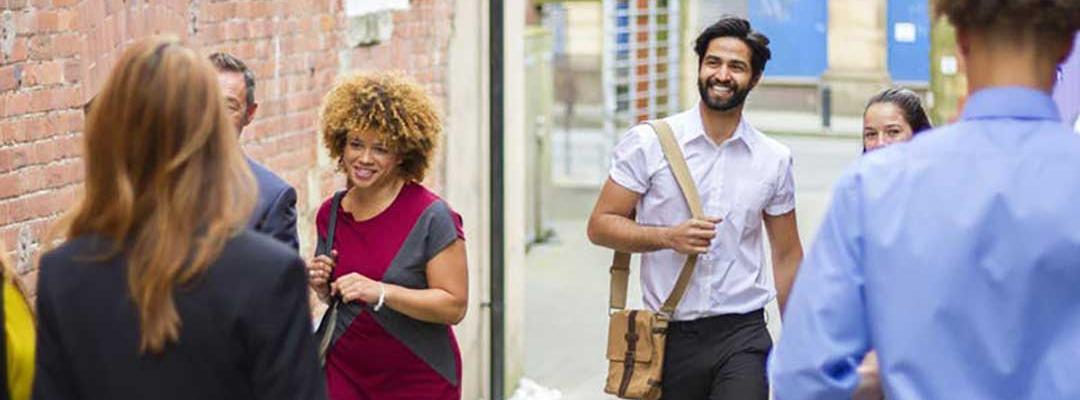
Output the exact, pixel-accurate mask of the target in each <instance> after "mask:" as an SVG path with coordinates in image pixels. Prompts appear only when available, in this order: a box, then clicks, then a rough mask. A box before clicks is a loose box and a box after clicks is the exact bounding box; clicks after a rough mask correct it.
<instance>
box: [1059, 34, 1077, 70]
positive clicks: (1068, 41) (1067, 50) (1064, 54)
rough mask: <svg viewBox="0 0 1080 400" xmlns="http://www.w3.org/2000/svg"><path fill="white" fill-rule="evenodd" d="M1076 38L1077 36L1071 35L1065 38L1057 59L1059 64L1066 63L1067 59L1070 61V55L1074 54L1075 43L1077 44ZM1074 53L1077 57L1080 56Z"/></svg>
mask: <svg viewBox="0 0 1080 400" xmlns="http://www.w3.org/2000/svg"><path fill="white" fill-rule="evenodd" d="M1075 39H1076V37H1075V36H1069V37H1067V38H1065V43H1064V44H1062V47H1061V56H1060V57H1059V58H1058V60H1057V63H1058V65H1061V64H1064V63H1065V62H1066V61H1069V55H1070V54H1072V51H1073V45H1074V44H1075V42H1074V40H1075ZM1073 55H1075V56H1077V57H1080V54H1073Z"/></svg>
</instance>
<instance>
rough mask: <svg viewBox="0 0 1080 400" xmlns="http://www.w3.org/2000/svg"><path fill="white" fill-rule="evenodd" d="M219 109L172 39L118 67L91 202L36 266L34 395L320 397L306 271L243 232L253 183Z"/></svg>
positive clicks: (190, 56)
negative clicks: (36, 319) (37, 325)
mask: <svg viewBox="0 0 1080 400" xmlns="http://www.w3.org/2000/svg"><path fill="white" fill-rule="evenodd" d="M224 107H225V106H224V103H223V100H222V96H221V93H220V92H219V89H218V82H217V76H216V74H215V72H214V70H213V67H211V66H210V64H209V62H208V61H206V59H205V58H204V57H202V56H200V55H199V54H196V52H195V51H193V50H191V49H190V48H188V47H185V46H184V45H182V44H180V43H179V42H177V41H176V40H173V39H167V38H150V39H144V40H141V41H138V42H136V43H135V44H133V45H131V46H130V47H129V48H128V49H127V50H126V51H125V52H124V53H123V55H122V56H121V57H120V59H119V61H118V62H117V63H116V66H115V67H114V68H113V70H112V72H111V74H110V76H109V78H108V81H107V82H106V84H105V86H104V88H103V89H102V91H101V93H100V94H98V96H97V98H96V99H95V100H94V105H93V107H92V108H91V110H90V113H89V120H88V121H87V125H86V127H87V129H86V134H85V147H84V155H85V163H86V181H85V194H84V196H83V198H82V199H81V201H80V202H79V203H78V204H77V205H76V206H75V207H74V209H73V210H72V211H71V213H70V214H69V215H68V216H67V217H66V219H65V220H64V223H63V225H61V233H62V234H63V236H64V238H65V240H66V241H65V242H64V243H63V244H62V245H60V246H59V247H57V248H56V249H53V250H51V251H49V252H48V253H47V254H45V255H44V256H43V257H42V260H41V271H40V278H39V279H40V280H39V287H38V297H37V310H38V317H39V332H38V342H37V343H38V345H37V349H38V360H37V373H36V377H35V379H36V381H35V382H34V398H35V399H40V400H45V399H111V400H122V399H156V400H167V399H177V400H179V399H320V398H324V397H325V390H326V389H325V382H324V380H323V378H322V376H321V374H320V373H319V368H318V365H317V360H316V353H315V342H314V338H313V337H312V336H311V324H310V322H309V321H310V319H309V313H310V311H309V310H308V303H307V288H306V287H305V283H306V279H305V277H304V263H303V261H302V260H300V259H299V258H298V257H297V256H296V255H295V252H294V251H293V250H292V249H291V248H289V247H287V246H285V245H283V244H280V243H278V242H276V241H274V240H273V239H271V238H268V237H264V236H262V235H259V234H255V233H252V232H250V231H245V230H244V226H245V224H246V223H247V222H248V216H249V215H250V211H251V209H252V205H253V203H254V201H255V195H256V187H255V182H254V180H253V178H252V176H251V172H250V170H249V168H248V166H247V163H246V162H245V161H244V158H243V155H242V154H241V153H240V148H239V145H238V144H237V141H236V133H235V132H234V129H233V127H232V126H231V124H230V123H229V119H228V118H227V116H226V114H225V109H224Z"/></svg>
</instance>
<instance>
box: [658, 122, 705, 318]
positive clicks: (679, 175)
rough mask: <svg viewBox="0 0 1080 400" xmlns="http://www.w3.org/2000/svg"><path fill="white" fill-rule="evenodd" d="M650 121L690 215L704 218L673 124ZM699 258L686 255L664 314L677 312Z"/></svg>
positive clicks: (661, 308) (664, 307)
mask: <svg viewBox="0 0 1080 400" xmlns="http://www.w3.org/2000/svg"><path fill="white" fill-rule="evenodd" d="M648 123H649V125H651V126H652V127H653V129H654V130H655V131H656V134H657V135H659V136H660V146H661V147H662V148H663V149H664V158H667V162H668V165H670V166H671V172H672V173H673V174H674V175H675V181H676V182H678V183H679V188H681V189H682V192H683V198H685V199H686V205H688V206H689V207H690V215H691V216H693V217H694V218H695V219H704V218H705V213H704V212H703V211H702V209H701V197H700V196H699V195H698V191H697V185H695V184H694V179H693V177H691V176H690V168H689V167H687V166H686V158H685V157H684V156H683V152H682V149H681V148H680V147H679V142H678V141H677V140H676V139H675V133H674V132H672V131H671V125H668V123H667V122H664V121H663V120H656V121H649V122H648ZM697 258H698V256H697V255H696V254H691V255H689V256H687V257H686V262H685V263H684V264H683V267H682V271H680V272H679V279H678V280H677V281H675V288H673V289H672V290H671V294H670V295H668V298H667V300H665V301H664V305H663V306H661V307H660V312H661V313H663V314H664V315H666V316H668V317H671V316H673V315H674V314H675V308H676V307H678V306H679V301H681V300H682V297H683V294H684V293H686V287H687V286H689V285H690V277H692V276H694V268H695V267H696V266H697Z"/></svg>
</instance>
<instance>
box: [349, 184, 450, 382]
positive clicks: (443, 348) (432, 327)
mask: <svg viewBox="0 0 1080 400" xmlns="http://www.w3.org/2000/svg"><path fill="white" fill-rule="evenodd" d="M457 237H458V233H457V227H456V225H455V224H454V219H453V216H452V214H451V212H450V208H449V207H448V206H447V205H446V203H445V202H444V201H442V200H438V201H435V202H434V203H431V205H429V206H428V208H427V209H425V210H424V212H423V213H422V214H421V215H420V217H419V218H418V219H417V220H416V224H415V225H413V228H412V231H410V232H409V236H407V237H406V238H405V241H404V242H403V243H402V244H401V248H400V249H399V250H398V253H397V255H396V256H394V260H393V261H391V262H390V267H389V268H388V269H387V270H386V273H385V274H383V282H385V283H389V284H394V285H399V286H403V287H407V288H412V289H426V288H428V282H427V263H428V261H430V260H431V259H432V258H434V257H435V256H436V255H437V254H439V252H441V251H443V249H446V247H447V246H450V245H451V244H452V243H454V240H457ZM364 310H368V311H369V312H371V315H372V316H374V317H375V321H377V322H378V323H379V325H381V326H382V327H383V329H386V331H387V332H389V333H390V334H391V335H393V336H394V337H395V338H397V339H398V340H400V341H401V342H402V343H404V344H405V347H408V348H409V350H412V352H413V353H414V354H416V355H417V356H418V357H420V358H421V359H422V360H424V361H425V362H427V363H428V365H430V366H431V368H433V369H434V370H435V371H436V372H438V373H439V375H442V377H443V378H446V380H447V381H449V382H450V383H452V384H454V385H455V386H456V385H458V371H457V362H456V360H455V355H454V351H453V349H452V347H451V343H450V332H449V329H450V327H448V326H446V325H443V324H435V323H431V322H424V321H420V320H417V319H413V318H410V317H408V316H406V315H405V314H402V313H399V312H397V311H394V310H392V309H390V308H389V307H384V308H382V309H380V310H379V311H378V312H375V311H371V308H370V307H369V306H367V305H360V304H358V303H349V304H343V305H342V306H341V307H340V308H339V309H338V321H339V323H341V324H343V326H348V324H350V323H352V321H353V319H354V318H356V316H357V315H360V313H361V312H364ZM342 333H344V332H342ZM340 335H341V334H338V333H336V332H335V337H334V340H335V341H336V340H337V339H338V337H340Z"/></svg>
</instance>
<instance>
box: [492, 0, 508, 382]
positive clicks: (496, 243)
mask: <svg viewBox="0 0 1080 400" xmlns="http://www.w3.org/2000/svg"><path fill="white" fill-rule="evenodd" d="M503 7H504V6H503V0H491V1H490V9H489V12H490V14H489V20H490V26H491V31H490V32H489V36H488V46H489V51H490V52H491V53H490V55H489V57H488V63H489V64H488V68H489V70H490V71H491V82H490V87H491V93H490V97H491V99H490V101H491V103H490V109H491V112H490V120H489V121H488V122H489V123H490V128H491V130H490V134H491V138H490V146H491V149H490V154H489V156H490V157H491V158H490V160H489V162H490V165H491V176H490V179H491V182H490V185H491V226H490V232H491V249H490V250H491V253H490V260H491V300H490V301H491V399H492V400H503V399H504V398H505V397H506V382H505V380H506V337H505V336H506V334H505V332H506V329H505V328H506V326H505V325H506V316H505V307H504V298H505V281H506V279H505V270H504V268H505V255H504V250H505V249H504V248H505V245H506V244H505V233H506V232H505V228H504V226H505V220H504V205H505V204H504V200H505V199H504V193H503V190H504V185H503V172H504V171H503V151H504V150H503V139H504V136H505V135H504V133H505V132H504V131H505V123H504V122H505V119H504V115H503V111H504V110H503V89H504V82H503V21H504V15H503V14H504V9H503Z"/></svg>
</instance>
